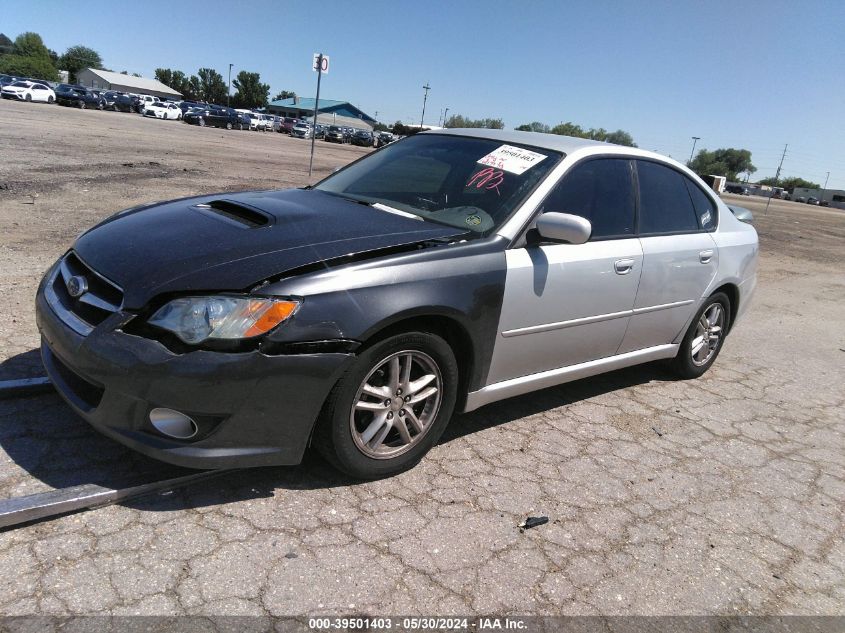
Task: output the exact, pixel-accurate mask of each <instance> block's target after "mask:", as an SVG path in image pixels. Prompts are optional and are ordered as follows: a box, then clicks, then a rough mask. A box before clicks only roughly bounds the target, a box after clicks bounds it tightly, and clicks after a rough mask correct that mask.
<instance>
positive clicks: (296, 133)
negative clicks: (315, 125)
mask: <svg viewBox="0 0 845 633" xmlns="http://www.w3.org/2000/svg"><path fill="white" fill-rule="evenodd" d="M311 134H312V131H311V125H310V124H309V123H305V122H304V121H297V122H296V123H295V124H294V126H293V128H292V129H291V131H290V135H291V136H292V137H294V138H311Z"/></svg>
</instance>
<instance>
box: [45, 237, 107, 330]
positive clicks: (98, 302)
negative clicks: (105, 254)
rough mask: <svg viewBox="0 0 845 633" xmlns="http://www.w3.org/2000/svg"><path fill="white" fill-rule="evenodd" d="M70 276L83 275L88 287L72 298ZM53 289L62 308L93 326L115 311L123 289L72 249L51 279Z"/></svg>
mask: <svg viewBox="0 0 845 633" xmlns="http://www.w3.org/2000/svg"><path fill="white" fill-rule="evenodd" d="M71 277H84V278H85V281H86V282H87V284H88V290H87V291H86V292H85V293H83V294H82V295H81V296H79V297H71V296H70V292H68V288H67V284H68V281H69V280H70V278H71ZM53 291H54V292H55V295H56V298H57V299H58V301H59V303H61V305H62V307H63V308H64V309H65V310H67V311H68V312H72V313H73V314H75V315H76V316H77V317H79V318H80V319H81V320H82V321H84V322H85V323H87V324H88V325H90V326H92V327H93V326H96V325H99V324H100V323H102V322H103V321H105V320H106V318H107V317H108V316H109V315H110V314H113V313H114V312H117V311H118V310H119V309H120V306H121V304H122V303H123V292H122V291H121V290H120V288H118V287H117V286H115V285H114V284H113V283H111V282H110V281H108V280H106V279H105V278H104V277H101V276H100V275H98V274H97V273H96V272H94V271H93V270H92V269H91V268H90V267H89V266H87V265H86V264H85V263H84V262H83V261H82V260H81V259H79V257H78V256H77V255H76V254H75V253H74V252H73V251H71V252H70V253H68V254H67V255H65V257H64V259H62V261H61V264H60V267H59V274H58V275H56V276H55V278H54V279H53Z"/></svg>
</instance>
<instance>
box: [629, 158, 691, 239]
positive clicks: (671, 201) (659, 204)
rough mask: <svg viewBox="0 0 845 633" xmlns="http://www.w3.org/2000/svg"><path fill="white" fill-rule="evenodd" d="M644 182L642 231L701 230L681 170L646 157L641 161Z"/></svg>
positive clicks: (640, 173) (677, 231) (641, 190)
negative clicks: (651, 160)
mask: <svg viewBox="0 0 845 633" xmlns="http://www.w3.org/2000/svg"><path fill="white" fill-rule="evenodd" d="M637 174H638V177H639V184H640V233H643V234H649V233H683V232H689V231H697V230H698V219H697V217H696V213H695V209H694V208H693V205H692V199H691V198H690V194H689V191H688V190H687V187H686V183H685V182H684V181H685V180H686V177H685V176H683V175H681V174H680V173H679V172H677V171H675V170H674V169H671V168H669V167H665V166H664V165H660V164H658V163H653V162H650V161H645V160H638V161H637Z"/></svg>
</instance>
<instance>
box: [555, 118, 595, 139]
mask: <svg viewBox="0 0 845 633" xmlns="http://www.w3.org/2000/svg"><path fill="white" fill-rule="evenodd" d="M551 133H552V134H560V135H561V136H574V137H576V138H586V134H587V133H586V132H585V131H584V128H582V127H581V126H580V125H576V124H575V123H572V122H571V121H567V122H566V123H558V124H557V125H555V126H554V127H553V128H552V129H551Z"/></svg>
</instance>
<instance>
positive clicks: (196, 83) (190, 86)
mask: <svg viewBox="0 0 845 633" xmlns="http://www.w3.org/2000/svg"><path fill="white" fill-rule="evenodd" d="M185 85H186V87H187V93H183V95H186V96H185V98H186V99H187V98H188V97H187V94H190V95H191V98H190V99H188V100H189V101H200V100H202V99H203V98H204V97H203V94H202V82H201V81H200V78H199V77H197V76H196V75H191V77H190V79H188V82H187V84H185Z"/></svg>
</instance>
